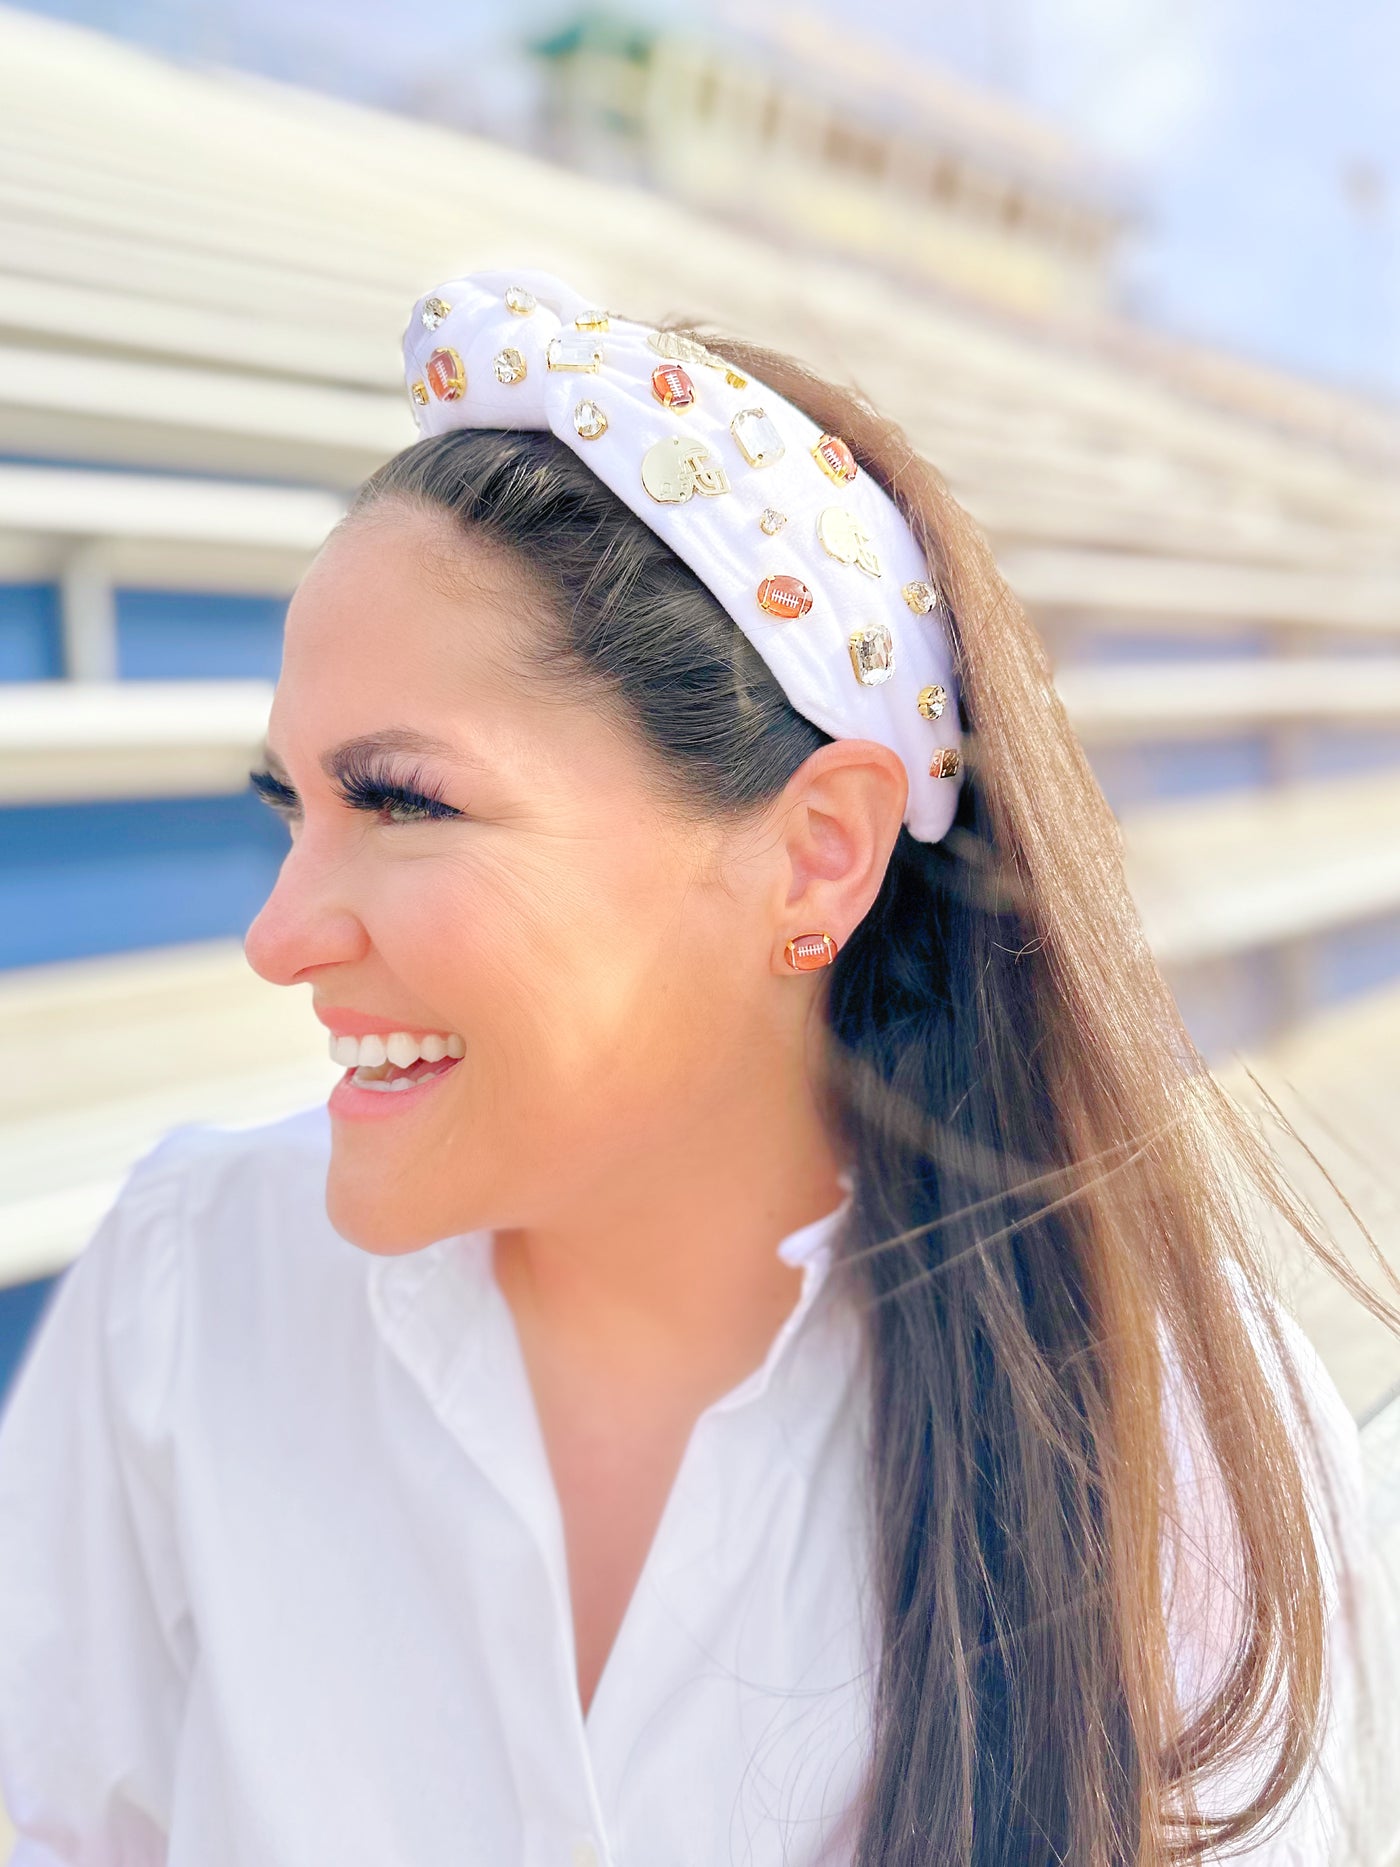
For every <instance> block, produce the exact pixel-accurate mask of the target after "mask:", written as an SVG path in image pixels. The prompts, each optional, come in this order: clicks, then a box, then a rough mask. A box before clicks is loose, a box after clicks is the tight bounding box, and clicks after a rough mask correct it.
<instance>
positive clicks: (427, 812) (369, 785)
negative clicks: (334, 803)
mask: <svg viewBox="0 0 1400 1867" xmlns="http://www.w3.org/2000/svg"><path fill="white" fill-rule="evenodd" d="M248 778H249V782H250V783H251V784H252V787H253V789H254V791H255V792H256V793H257V795H258V796H259V797H260V798H261V799H262V801H263V802H264V803H265V804H267V805H269V806H270V807H271V808H272V809H273V810H275V811H276V812H277V814H278V815H279V816H281V817H284V818H286V819H287V820H288V821H289V822H295V821H297V820H298V819H299V818H300V816H301V800H300V798H299V797H298V796H297V794H296V792H295V791H294V790H293V789H292V787H291V786H290V785H289V784H284V783H283V782H282V780H281V779H280V778H275V777H274V776H273V775H272V773H271V772H267V771H252V772H249V774H248ZM338 790H339V795H340V799H341V802H342V803H344V804H347V805H348V806H349V807H350V809H351V810H354V811H359V812H361V813H362V814H363V815H365V816H372V817H379V818H380V819H382V820H383V821H384V822H386V823H388V824H393V825H398V824H409V823H426V822H429V821H432V820H434V819H438V818H445V817H460V816H461V815H462V813H461V811H459V810H457V809H456V808H455V807H454V806H453V805H451V804H445V803H443V801H442V799H441V798H436V797H433V796H432V795H431V794H430V793H429V792H428V791H426V790H422V789H417V788H415V787H413V786H410V785H403V784H397V783H394V782H392V781H389V780H386V779H382V778H375V777H371V776H368V775H366V774H364V773H361V772H346V773H342V775H341V777H340V780H339V784H338Z"/></svg>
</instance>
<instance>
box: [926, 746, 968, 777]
mask: <svg viewBox="0 0 1400 1867" xmlns="http://www.w3.org/2000/svg"><path fill="white" fill-rule="evenodd" d="M961 770H962V758H961V755H960V754H959V752H958V749H957V747H956V746H941V747H940V748H939V750H938V751H937V752H935V753H934V755H933V759H932V762H931V763H930V765H929V768H928V775H929V777H930V778H956V777H957V775H958V773H959V772H960V771H961Z"/></svg>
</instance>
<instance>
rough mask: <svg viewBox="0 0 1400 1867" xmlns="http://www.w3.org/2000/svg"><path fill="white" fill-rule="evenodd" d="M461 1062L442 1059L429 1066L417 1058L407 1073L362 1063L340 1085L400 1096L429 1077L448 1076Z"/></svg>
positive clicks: (389, 1065)
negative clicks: (348, 1084) (345, 1084)
mask: <svg viewBox="0 0 1400 1867" xmlns="http://www.w3.org/2000/svg"><path fill="white" fill-rule="evenodd" d="M461 1060H462V1059H461V1058H460V1057H441V1058H439V1059H438V1060H437V1061H436V1062H429V1060H428V1059H427V1058H426V1057H417V1058H415V1059H414V1061H413V1062H412V1063H410V1064H409V1065H408V1066H407V1068H406V1069H400V1068H399V1066H398V1064H397V1063H377V1064H367V1063H360V1064H356V1065H355V1066H354V1067H353V1068H351V1069H348V1070H347V1071H346V1072H345V1074H344V1076H343V1077H342V1078H341V1081H342V1082H345V1083H353V1084H354V1085H355V1087H356V1088H357V1089H368V1090H369V1091H370V1092H371V1093H372V1094H378V1095H395V1094H401V1093H402V1092H403V1091H404V1090H406V1089H411V1088H412V1087H413V1086H414V1084H415V1083H421V1082H422V1081H423V1080H424V1079H425V1078H426V1077H430V1076H446V1074H447V1072H448V1071H449V1070H455V1069H456V1067H457V1065H458V1064H459V1063H460V1062H461Z"/></svg>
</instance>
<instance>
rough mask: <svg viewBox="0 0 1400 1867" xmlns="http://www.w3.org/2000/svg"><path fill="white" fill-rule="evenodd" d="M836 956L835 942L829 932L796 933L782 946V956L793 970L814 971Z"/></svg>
mask: <svg viewBox="0 0 1400 1867" xmlns="http://www.w3.org/2000/svg"><path fill="white" fill-rule="evenodd" d="M835 957H836V942H835V941H834V940H833V939H832V937H831V935H830V934H829V933H805V934H798V935H796V937H795V938H794V939H791V940H789V941H788V943H787V945H786V946H785V947H784V948H783V958H784V959H785V960H786V961H787V963H788V965H789V966H791V967H792V970H793V971H794V972H816V971H817V970H818V968H819V967H822V966H829V965H830V964H831V962H832V960H834V959H835Z"/></svg>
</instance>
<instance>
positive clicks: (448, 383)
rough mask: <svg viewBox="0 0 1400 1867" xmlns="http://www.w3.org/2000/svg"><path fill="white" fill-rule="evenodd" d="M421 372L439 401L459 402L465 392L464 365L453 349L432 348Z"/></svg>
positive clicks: (465, 375)
mask: <svg viewBox="0 0 1400 1867" xmlns="http://www.w3.org/2000/svg"><path fill="white" fill-rule="evenodd" d="M423 374H424V375H425V376H426V377H427V379H428V387H429V388H430V389H431V390H432V392H433V394H434V395H435V396H436V397H437V399H438V401H439V402H460V401H461V399H462V397H463V396H464V395H465V394H466V392H467V371H466V366H465V365H464V364H463V362H462V359H461V358H460V357H459V356H458V355H457V352H456V351H455V350H452V349H442V350H434V352H433V354H432V355H431V356H430V357H429V358H428V361H427V363H426V364H425V365H424V368H423Z"/></svg>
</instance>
